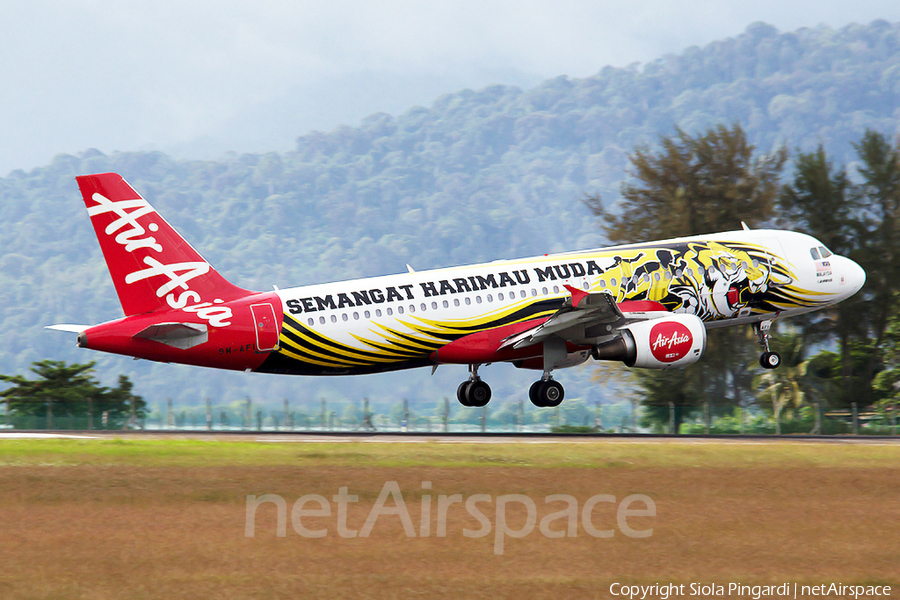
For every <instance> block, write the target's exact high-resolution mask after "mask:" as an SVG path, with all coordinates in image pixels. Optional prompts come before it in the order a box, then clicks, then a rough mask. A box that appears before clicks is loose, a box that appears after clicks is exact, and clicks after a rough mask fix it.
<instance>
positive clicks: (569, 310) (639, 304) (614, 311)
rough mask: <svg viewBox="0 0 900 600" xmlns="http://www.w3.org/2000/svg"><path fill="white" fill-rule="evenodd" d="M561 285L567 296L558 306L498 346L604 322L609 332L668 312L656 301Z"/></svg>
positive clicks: (529, 342) (522, 343) (533, 341)
mask: <svg viewBox="0 0 900 600" xmlns="http://www.w3.org/2000/svg"><path fill="white" fill-rule="evenodd" d="M565 288H566V289H567V290H569V293H570V294H571V296H570V297H569V299H568V300H566V303H565V304H564V305H563V306H562V308H560V309H559V310H558V311H556V312H555V313H554V314H553V315H551V316H550V318H549V319H547V320H546V321H544V322H543V323H541V324H540V325H537V326H536V327H532V328H531V329H529V330H527V331H523V332H521V333H517V334H515V335H512V336H510V337H508V338H506V339H505V340H503V343H502V344H501V345H500V347H499V348H498V350H502V349H503V348H509V347H512V348H522V347H525V346H530V345H532V344H537V343H539V342H543V341H544V340H546V339H547V338H549V337H550V336H558V337H561V338H563V339H568V338H569V337H570V336H568V335H566V334H567V333H570V332H572V333H574V332H582V333H583V332H584V330H585V329H590V328H593V327H597V326H600V327H602V326H603V325H607V326H608V328H607V329H606V330H607V331H608V332H612V330H613V328H614V327H618V326H621V325H624V324H627V323H630V322H633V321H641V320H646V319H653V318H657V317H660V316H662V314H664V313H666V312H668V311H666V309H665V307H663V306H662V305H661V304H659V303H658V302H650V301H630V302H623V303H621V304H617V303H616V301H615V300H614V299H613V297H612V295H611V294H608V293H606V292H594V293H590V292H585V291H583V290H579V289H577V288H573V287H571V286H568V285H567V286H565ZM623 308H624V309H625V310H624V311H623ZM574 337H584V335H576V336H574Z"/></svg>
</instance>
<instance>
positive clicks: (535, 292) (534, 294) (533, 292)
mask: <svg viewBox="0 0 900 600" xmlns="http://www.w3.org/2000/svg"><path fill="white" fill-rule="evenodd" d="M531 295H532V296H537V290H536V289H534V288H531Z"/></svg>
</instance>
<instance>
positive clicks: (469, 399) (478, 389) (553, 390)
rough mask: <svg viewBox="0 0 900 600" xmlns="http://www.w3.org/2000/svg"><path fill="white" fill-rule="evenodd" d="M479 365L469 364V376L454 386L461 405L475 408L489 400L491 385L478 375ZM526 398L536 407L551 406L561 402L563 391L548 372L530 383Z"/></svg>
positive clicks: (563, 395)
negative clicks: (456, 386)
mask: <svg viewBox="0 0 900 600" xmlns="http://www.w3.org/2000/svg"><path fill="white" fill-rule="evenodd" d="M480 366H481V365H469V378H468V379H467V380H466V381H463V382H462V383H461V384H459V387H458V388H456V399H457V400H459V403H460V404H462V405H463V406H468V407H476V408H477V407H482V406H486V405H487V403H488V402H490V401H491V386H489V385H488V384H487V383H486V382H484V381H482V380H481V377H479V376H478V367H480ZM528 398H529V399H530V400H531V403H532V404H534V405H535V406H537V407H540V408H553V407H555V406H559V405H560V404H562V401H563V398H565V391H564V390H563V386H562V384H561V383H559V382H558V381H555V380H554V379H553V378H552V377H551V376H550V373H549V372H548V373H544V376H543V377H541V378H540V379H538V380H537V381H535V382H534V383H533V384H531V388H530V389H529V390H528Z"/></svg>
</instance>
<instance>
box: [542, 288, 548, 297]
mask: <svg viewBox="0 0 900 600" xmlns="http://www.w3.org/2000/svg"><path fill="white" fill-rule="evenodd" d="M541 292H543V294H544V295H545V296H546V295H547V288H541Z"/></svg>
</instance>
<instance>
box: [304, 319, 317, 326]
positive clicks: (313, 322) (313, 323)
mask: <svg viewBox="0 0 900 600" xmlns="http://www.w3.org/2000/svg"><path fill="white" fill-rule="evenodd" d="M306 321H307V322H308V323H309V324H310V325H315V324H316V320H315V319H313V318H312V317H310V318H309V319H307V320H306Z"/></svg>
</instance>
